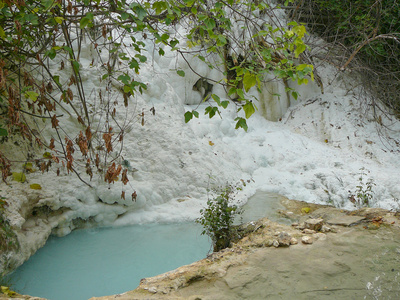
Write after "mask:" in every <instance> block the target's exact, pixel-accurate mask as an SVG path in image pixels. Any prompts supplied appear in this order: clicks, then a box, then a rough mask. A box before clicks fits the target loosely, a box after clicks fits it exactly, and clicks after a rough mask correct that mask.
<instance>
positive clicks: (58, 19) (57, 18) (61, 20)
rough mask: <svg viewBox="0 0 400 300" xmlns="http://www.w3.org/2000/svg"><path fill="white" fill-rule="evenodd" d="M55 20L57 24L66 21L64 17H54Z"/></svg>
mask: <svg viewBox="0 0 400 300" xmlns="http://www.w3.org/2000/svg"><path fill="white" fill-rule="evenodd" d="M54 20H55V21H56V22H57V24H61V23H62V22H63V21H64V18H63V17H54Z"/></svg>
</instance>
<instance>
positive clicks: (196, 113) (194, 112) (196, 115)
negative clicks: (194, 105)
mask: <svg viewBox="0 0 400 300" xmlns="http://www.w3.org/2000/svg"><path fill="white" fill-rule="evenodd" d="M193 115H194V116H195V117H196V118H198V117H199V112H198V111H195V110H193Z"/></svg>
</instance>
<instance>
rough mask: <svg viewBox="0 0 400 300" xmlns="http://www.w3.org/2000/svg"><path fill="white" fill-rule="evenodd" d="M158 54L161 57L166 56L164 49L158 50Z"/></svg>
mask: <svg viewBox="0 0 400 300" xmlns="http://www.w3.org/2000/svg"><path fill="white" fill-rule="evenodd" d="M158 54H159V55H160V56H164V54H165V51H164V50H163V49H162V48H160V49H158Z"/></svg>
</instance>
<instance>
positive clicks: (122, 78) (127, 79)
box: [117, 74, 131, 84]
mask: <svg viewBox="0 0 400 300" xmlns="http://www.w3.org/2000/svg"><path fill="white" fill-rule="evenodd" d="M117 79H118V80H119V81H121V82H122V83H123V84H129V83H130V81H131V77H130V76H129V75H128V74H124V75H119V76H118V78H117Z"/></svg>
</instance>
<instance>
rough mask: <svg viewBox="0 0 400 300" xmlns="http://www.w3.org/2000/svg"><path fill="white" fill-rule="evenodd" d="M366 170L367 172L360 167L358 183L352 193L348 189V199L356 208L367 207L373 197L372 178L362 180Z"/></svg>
mask: <svg viewBox="0 0 400 300" xmlns="http://www.w3.org/2000/svg"><path fill="white" fill-rule="evenodd" d="M366 172H368V173H369V171H366V170H365V168H361V169H360V175H359V176H360V177H359V178H358V185H357V186H356V189H355V192H353V193H352V192H351V191H349V193H350V196H349V199H350V201H351V202H352V203H353V204H354V205H355V206H356V207H357V208H360V207H369V206H370V204H371V200H372V199H373V197H374V195H373V194H374V191H373V186H374V185H375V183H374V180H373V179H372V178H369V179H368V180H367V181H366V182H364V178H365V177H366V176H367V173H366Z"/></svg>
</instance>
